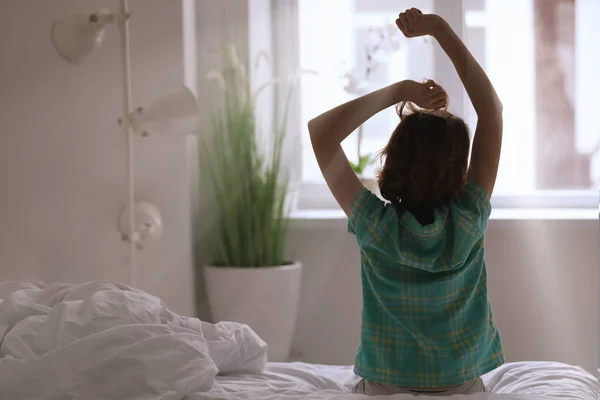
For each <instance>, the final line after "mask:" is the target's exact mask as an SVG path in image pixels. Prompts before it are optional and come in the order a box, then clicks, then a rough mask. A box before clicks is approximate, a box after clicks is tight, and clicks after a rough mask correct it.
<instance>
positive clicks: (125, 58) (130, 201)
mask: <svg viewBox="0 0 600 400" xmlns="http://www.w3.org/2000/svg"><path fill="white" fill-rule="evenodd" d="M120 11H121V14H122V16H124V17H125V18H123V19H120V20H119V30H120V33H121V52H122V58H121V62H122V69H123V73H122V75H123V76H122V79H123V118H122V122H123V130H124V133H125V134H126V137H127V208H128V210H129V238H128V245H129V282H128V283H129V284H130V285H131V286H135V285H136V272H137V262H136V251H137V250H136V239H137V238H136V233H137V232H136V229H135V213H134V205H135V170H134V164H135V163H134V160H135V158H134V157H135V151H134V136H133V135H134V133H133V130H132V129H131V125H130V123H129V113H130V112H131V109H132V95H131V59H130V52H129V18H127V17H126V16H127V14H129V4H128V2H127V0H121V10H120Z"/></svg>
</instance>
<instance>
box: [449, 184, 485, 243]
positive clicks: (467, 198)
mask: <svg viewBox="0 0 600 400" xmlns="http://www.w3.org/2000/svg"><path fill="white" fill-rule="evenodd" d="M489 199H490V196H489V195H488V193H487V192H486V191H485V189H484V188H483V187H482V186H481V185H479V184H478V183H476V182H473V181H469V182H467V184H466V185H465V188H464V190H463V192H462V193H461V194H460V196H459V197H458V199H457V200H456V209H457V211H458V212H460V214H461V216H462V217H463V218H464V219H466V220H468V221H469V222H470V223H471V224H472V225H473V226H474V227H475V228H476V229H477V230H479V231H480V233H481V234H483V232H484V231H485V228H486V227H487V222H488V219H489V218H490V214H491V213H492V205H491V203H490V200H489Z"/></svg>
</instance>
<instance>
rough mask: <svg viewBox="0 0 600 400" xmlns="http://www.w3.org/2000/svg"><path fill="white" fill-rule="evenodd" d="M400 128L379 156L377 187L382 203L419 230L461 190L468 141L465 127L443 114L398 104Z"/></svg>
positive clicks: (464, 181)
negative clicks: (408, 218) (408, 217)
mask: <svg viewBox="0 0 600 400" xmlns="http://www.w3.org/2000/svg"><path fill="white" fill-rule="evenodd" d="M397 112H398V115H399V116H400V123H399V124H398V126H397V127H396V129H395V130H394V132H393V133H392V136H391V138H390V140H389V142H388V144H387V145H386V147H385V148H384V149H383V150H382V151H381V153H380V157H381V161H382V168H381V170H380V171H379V174H378V183H379V189H380V191H381V195H382V197H383V198H385V199H386V200H388V201H389V202H391V203H392V204H393V205H394V206H396V208H397V209H398V210H400V211H401V210H404V209H406V210H408V211H410V212H411V213H412V214H413V215H414V216H415V217H416V218H417V220H419V222H421V223H422V224H423V220H426V221H427V222H426V223H431V222H433V221H432V219H433V211H434V210H435V209H436V208H439V207H442V206H444V205H447V204H448V203H450V201H452V200H453V199H455V198H456V197H457V196H458V195H459V194H460V192H461V191H462V190H463V188H464V186H465V183H466V178H467V168H468V164H469V149H470V136H469V129H468V127H467V124H465V122H464V121H463V120H462V119H461V118H459V117H457V116H455V115H453V114H451V113H450V112H448V111H447V110H446V109H443V110H437V111H429V110H422V109H419V108H418V107H417V106H416V105H414V104H412V103H407V102H403V103H400V104H398V106H397Z"/></svg>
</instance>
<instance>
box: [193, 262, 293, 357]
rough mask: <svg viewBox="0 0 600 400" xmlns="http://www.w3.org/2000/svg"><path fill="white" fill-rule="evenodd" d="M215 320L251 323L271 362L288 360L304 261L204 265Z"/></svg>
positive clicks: (210, 304)
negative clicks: (271, 264)
mask: <svg viewBox="0 0 600 400" xmlns="http://www.w3.org/2000/svg"><path fill="white" fill-rule="evenodd" d="M204 281H205V284H206V291H207V295H208V302H209V307H210V311H211V315H212V318H213V320H214V321H215V322H219V321H234V322H241V323H244V324H247V325H249V326H250V327H251V328H252V329H253V330H254V331H255V332H256V333H257V334H258V335H259V336H260V337H261V338H262V339H263V340H264V341H265V342H266V343H267V345H268V356H269V361H273V362H285V361H288V359H289V355H290V350H291V346H292V340H293V337H294V330H295V327H296V316H297V314H298V302H299V300H300V283H301V281H302V264H301V263H294V264H290V265H285V266H280V267H263V268H237V267H214V266H205V267H204Z"/></svg>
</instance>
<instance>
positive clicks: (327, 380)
mask: <svg viewBox="0 0 600 400" xmlns="http://www.w3.org/2000/svg"><path fill="white" fill-rule="evenodd" d="M0 340H1V342H0V399H11V400H21V399H36V400H43V399H48V400H50V399H53V400H54V399H61V400H62V399H65V400H66V399H68V400H78V399H157V400H158V399H161V400H163V399H164V400H200V399H233V400H265V399H300V398H301V399H319V400H323V399H326V400H330V399H366V398H368V397H366V396H361V395H354V394H352V393H351V388H352V386H353V385H354V383H355V382H356V381H357V380H358V377H356V376H355V375H354V374H353V372H352V367H351V366H326V365H314V364H307V363H301V362H296V363H269V362H268V360H267V351H266V350H267V346H266V344H265V343H264V341H263V340H262V339H261V338H260V337H258V335H256V333H255V332H254V331H253V330H252V329H251V328H250V327H248V326H246V325H243V324H239V323H235V322H220V323H218V324H211V323H208V322H204V321H200V320H199V319H197V318H190V317H185V316H180V315H177V314H175V313H173V312H171V311H170V310H169V309H168V308H167V307H166V305H165V304H164V303H163V302H162V301H161V300H160V299H158V298H156V297H154V296H152V295H150V294H148V293H145V292H143V291H140V290H137V289H133V288H131V287H128V286H126V285H123V284H120V283H117V282H90V283H85V284H80V285H72V284H65V283H51V284H45V283H42V282H37V281H31V280H27V281H12V282H3V283H0ZM483 379H484V381H485V383H486V386H487V387H488V388H490V389H491V390H492V391H493V392H494V393H485V394H479V395H470V396H449V397H447V398H449V399H452V400H458V399H464V398H466V397H468V398H469V399H472V400H479V399H498V400H500V399H504V400H534V399H548V398H562V399H573V400H599V399H600V383H599V382H598V380H597V379H596V378H595V377H593V376H592V375H591V374H589V373H587V372H585V371H584V370H583V369H581V368H578V367H575V366H570V365H565V364H561V363H550V362H523V363H508V364H505V365H503V366H502V367H500V368H498V369H497V370H495V371H493V372H491V373H489V374H487V375H486V376H484V378H483ZM379 397H382V396H379ZM379 397H374V398H379ZM383 397H386V399H392V400H393V399H412V398H414V397H413V396H411V395H392V396H383ZM419 398H420V399H425V400H426V399H433V398H437V397H430V396H419Z"/></svg>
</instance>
